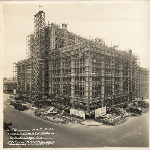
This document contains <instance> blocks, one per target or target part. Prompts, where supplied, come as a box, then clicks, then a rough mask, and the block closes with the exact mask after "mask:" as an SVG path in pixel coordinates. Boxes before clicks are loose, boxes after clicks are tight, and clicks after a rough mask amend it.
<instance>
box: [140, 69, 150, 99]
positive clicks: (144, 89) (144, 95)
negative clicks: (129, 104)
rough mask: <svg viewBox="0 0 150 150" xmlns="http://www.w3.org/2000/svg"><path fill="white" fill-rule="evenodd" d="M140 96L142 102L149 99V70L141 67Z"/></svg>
mask: <svg viewBox="0 0 150 150" xmlns="http://www.w3.org/2000/svg"><path fill="white" fill-rule="evenodd" d="M139 90H140V92H139V93H140V96H139V98H140V99H141V100H144V99H148V98H149V69H147V68H142V67H140V89H139Z"/></svg>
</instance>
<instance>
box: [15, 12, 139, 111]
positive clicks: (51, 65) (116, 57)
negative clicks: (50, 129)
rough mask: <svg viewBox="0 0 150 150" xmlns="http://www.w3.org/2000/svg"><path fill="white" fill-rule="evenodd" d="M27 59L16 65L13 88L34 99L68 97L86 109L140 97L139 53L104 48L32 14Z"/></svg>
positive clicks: (71, 101) (104, 46)
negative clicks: (15, 84) (32, 25)
mask: <svg viewBox="0 0 150 150" xmlns="http://www.w3.org/2000/svg"><path fill="white" fill-rule="evenodd" d="M26 43H27V50H26V52H27V59H25V60H21V61H19V62H17V63H16V64H15V66H16V67H15V70H14V72H15V73H16V76H15V77H14V78H16V79H17V83H18V84H17V85H18V86H17V91H18V93H21V94H26V97H27V98H30V99H32V100H34V101H38V100H44V99H47V98H51V97H52V96H54V97H55V98H58V97H59V98H61V97H67V98H68V99H69V100H70V103H71V104H72V107H75V108H78V107H80V106H81V105H82V106H84V109H85V110H86V111H87V112H90V110H92V109H95V108H98V107H103V106H110V105H115V104H118V103H123V102H126V101H130V100H132V99H134V98H139V58H138V57H137V56H136V55H134V54H133V53H132V50H128V51H121V50H117V49H116V47H115V46H113V47H108V46H106V45H105V42H104V41H103V40H102V39H99V38H96V39H94V40H93V39H92V40H90V39H87V38H83V37H81V36H78V35H76V34H74V33H71V32H69V31H68V30H67V24H65V23H63V24H62V27H60V26H59V25H56V24H54V23H51V24H49V23H48V24H46V22H45V13H44V12H43V11H39V12H38V13H37V14H36V15H35V16H34V31H33V32H32V33H31V34H30V35H28V36H27V40H26Z"/></svg>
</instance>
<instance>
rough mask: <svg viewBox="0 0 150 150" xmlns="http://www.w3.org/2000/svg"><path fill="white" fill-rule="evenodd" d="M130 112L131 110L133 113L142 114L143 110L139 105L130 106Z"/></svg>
mask: <svg viewBox="0 0 150 150" xmlns="http://www.w3.org/2000/svg"><path fill="white" fill-rule="evenodd" d="M128 110H129V112H131V113H132V114H140V115H142V110H141V108H138V107H130V108H128Z"/></svg>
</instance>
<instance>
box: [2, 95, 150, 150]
mask: <svg viewBox="0 0 150 150" xmlns="http://www.w3.org/2000/svg"><path fill="white" fill-rule="evenodd" d="M3 97H4V98H3V99H4V106H3V107H4V121H6V122H12V124H13V126H16V127H17V129H18V130H32V129H39V128H54V135H46V136H47V137H53V138H55V139H54V141H55V143H54V145H53V146H49V147H55V148H77V147H78V148H81V147H82V148H84V147H85V148H86V147H97V148H98V147H149V112H147V113H145V114H143V115H142V116H134V117H129V118H127V121H126V122H125V123H124V124H121V125H117V126H105V125H101V126H84V125H81V124H71V123H69V124H57V123H52V122H50V121H46V120H42V119H40V118H38V117H35V116H34V115H33V112H32V114H31V113H28V111H30V110H25V111H23V112H21V111H18V110H16V109H14V108H13V107H12V106H10V105H9V104H8V103H7V102H6V98H7V97H8V95H3ZM4 139H6V134H4ZM3 147H4V148H7V147H10V146H9V145H7V142H6V141H5V140H4V146H3ZM22 147H23V146H22ZM34 147H36V146H34ZM39 147H41V146H39Z"/></svg>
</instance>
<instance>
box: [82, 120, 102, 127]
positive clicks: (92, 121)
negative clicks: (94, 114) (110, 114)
mask: <svg viewBox="0 0 150 150" xmlns="http://www.w3.org/2000/svg"><path fill="white" fill-rule="evenodd" d="M81 124H82V125H86V126H101V125H102V123H100V122H97V121H95V120H92V119H87V120H85V121H83V122H81Z"/></svg>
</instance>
